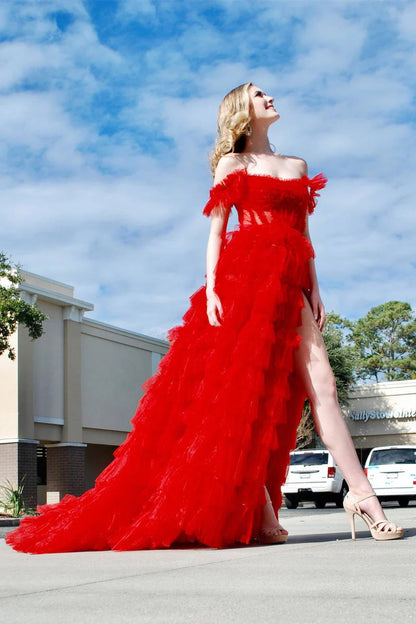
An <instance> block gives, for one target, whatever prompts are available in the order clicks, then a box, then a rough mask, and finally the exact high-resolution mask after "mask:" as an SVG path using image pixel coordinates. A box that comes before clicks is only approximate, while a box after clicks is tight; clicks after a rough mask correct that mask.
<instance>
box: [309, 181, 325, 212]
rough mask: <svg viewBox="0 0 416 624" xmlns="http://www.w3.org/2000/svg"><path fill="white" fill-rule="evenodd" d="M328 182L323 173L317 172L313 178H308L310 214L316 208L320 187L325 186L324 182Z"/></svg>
mask: <svg viewBox="0 0 416 624" xmlns="http://www.w3.org/2000/svg"><path fill="white" fill-rule="evenodd" d="M327 182H328V180H327V178H326V176H324V174H323V173H319V174H318V175H316V176H315V177H314V178H311V179H310V180H309V184H308V186H309V200H308V213H309V214H312V213H313V211H314V210H315V208H316V204H317V202H318V199H317V198H318V197H319V193H318V191H320V190H321V189H323V188H325V186H326V183H327Z"/></svg>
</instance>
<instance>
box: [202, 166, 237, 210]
mask: <svg viewBox="0 0 416 624" xmlns="http://www.w3.org/2000/svg"><path fill="white" fill-rule="evenodd" d="M240 177H241V176H240V172H239V171H233V172H232V173H230V174H229V175H228V176H226V177H225V178H224V179H223V180H221V182H218V184H215V185H214V186H213V187H212V188H211V190H210V192H209V200H208V202H207V203H206V204H205V207H204V209H203V211H202V213H203V214H204V215H205V216H207V217H209V216H210V214H211V212H212V211H213V210H214V208H220V207H222V208H223V209H225V210H226V211H229V210H231V208H232V206H233V205H234V204H235V203H236V201H237V197H238V194H239V191H240V188H239V185H240V182H239V181H240Z"/></svg>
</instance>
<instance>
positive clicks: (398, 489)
mask: <svg viewBox="0 0 416 624" xmlns="http://www.w3.org/2000/svg"><path fill="white" fill-rule="evenodd" d="M364 470H365V473H366V475H367V477H368V480H369V481H370V483H371V485H372V486H373V489H374V491H375V493H376V494H377V496H378V497H379V498H380V500H397V502H398V503H399V505H400V506H401V507H406V506H407V505H408V504H409V501H410V500H412V499H416V446H407V445H398V446H377V447H376V448H373V449H372V450H371V451H370V454H369V455H368V457H367V460H366V462H365V466H364Z"/></svg>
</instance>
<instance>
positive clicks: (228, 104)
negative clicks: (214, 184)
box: [208, 82, 253, 175]
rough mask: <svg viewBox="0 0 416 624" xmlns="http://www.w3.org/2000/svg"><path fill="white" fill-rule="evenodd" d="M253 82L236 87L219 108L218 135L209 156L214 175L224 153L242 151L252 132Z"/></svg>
mask: <svg viewBox="0 0 416 624" xmlns="http://www.w3.org/2000/svg"><path fill="white" fill-rule="evenodd" d="M252 84H253V83H252V82H246V83H245V84H242V85H240V86H239V87H236V88H235V89H233V90H232V91H230V92H229V93H227V95H226V96H225V98H224V99H223V101H222V102H221V104H220V107H219V110H218V137H217V141H216V143H215V145H214V149H213V150H212V152H211V154H210V155H209V157H208V160H209V162H210V166H211V172H212V175H214V173H215V169H216V168H217V165H218V161H219V159H220V158H221V156H224V154H230V153H231V152H233V153H239V152H242V151H243V149H244V146H245V144H246V137H247V136H248V135H249V134H250V98H249V95H248V89H249V87H251V86H252Z"/></svg>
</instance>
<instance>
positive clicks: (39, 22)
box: [0, 0, 416, 337]
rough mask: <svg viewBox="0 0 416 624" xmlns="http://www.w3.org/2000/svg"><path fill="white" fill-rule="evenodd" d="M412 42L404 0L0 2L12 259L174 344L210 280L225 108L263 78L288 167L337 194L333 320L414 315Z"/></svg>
mask: <svg viewBox="0 0 416 624" xmlns="http://www.w3.org/2000/svg"><path fill="white" fill-rule="evenodd" d="M415 40H416V5H415V3H414V2H407V1H406V0H403V1H401V0H397V1H395V2H389V1H388V0H385V1H383V0H379V1H375V2H374V1H371V0H362V1H354V0H348V1H345V2H344V1H342V0H324V1H322V0H305V1H304V0H292V1H291V2H280V1H278V0H267V1H266V0H257V1H256V2H255V3H254V2H252V1H250V2H248V1H246V0H217V1H210V0H206V1H204V2H202V1H198V0H182V1H181V2H179V1H162V0H160V1H157V0H119V1H118V2H117V1H115V0H89V1H84V2H82V1H81V0H66V1H65V2H63V1H57V0H35V1H30V0H27V1H18V0H16V1H14V2H12V1H11V2H5V3H2V4H1V6H0V121H1V123H0V134H1V141H0V164H1V166H0V178H1V180H0V181H1V184H0V200H1V204H2V215H3V216H2V221H1V231H0V249H2V250H3V251H5V252H6V253H8V254H10V255H11V256H12V258H13V260H14V261H16V262H20V263H21V264H22V266H23V268H24V269H26V270H28V271H31V272H34V273H39V274H41V275H44V276H47V277H50V278H53V279H55V280H58V281H62V282H67V283H69V284H72V285H73V286H75V293H76V296H77V297H78V298H81V299H86V300H87V301H91V302H93V303H94V304H95V310H94V312H93V313H92V314H91V315H90V316H92V317H93V318H97V319H98V320H100V321H104V322H108V323H111V324H113V325H118V326H120V327H123V328H126V329H131V330H134V331H138V332H142V333H146V334H150V335H154V336H158V337H164V336H165V333H166V331H167V329H169V328H170V327H171V326H173V325H175V324H177V323H179V322H180V319H181V317H182V315H183V313H184V312H185V310H186V308H187V306H188V297H189V296H190V294H191V293H192V292H193V291H194V290H196V289H197V288H198V287H199V286H200V285H201V284H203V283H204V274H205V249H206V240H207V235H208V229H209V221H208V219H206V218H205V217H203V216H202V214H201V212H202V208H203V206H204V203H205V201H206V200H207V197H208V191H209V188H210V186H211V176H210V173H209V167H208V161H207V154H208V152H209V150H210V149H211V147H212V144H213V142H214V140H215V133H216V116H217V110H218V105H219V103H220V101H221V99H222V97H223V96H224V95H225V94H226V93H227V92H228V91H229V90H230V89H232V88H233V87H234V86H237V85H238V84H241V83H243V82H246V81H248V80H251V81H253V82H255V83H257V84H258V85H260V86H261V87H262V88H263V89H265V90H266V92H268V93H270V94H272V95H274V97H275V98H276V102H277V107H278V110H279V112H280V115H281V119H280V120H279V121H278V122H277V123H276V124H274V126H273V127H272V129H271V135H270V136H271V140H272V142H273V143H274V145H275V146H276V148H277V151H279V152H283V153H286V154H292V155H297V156H301V157H303V158H305V159H306V160H307V162H308V164H309V172H310V175H311V176H312V175H315V174H316V173H319V172H320V171H323V172H325V173H326V175H327V176H328V178H329V183H328V186H327V188H326V189H325V190H324V191H323V192H322V194H321V195H322V196H321V201H320V203H319V205H318V209H317V211H316V213H315V214H314V215H313V217H312V218H311V221H310V229H311V235H312V239H313V242H314V246H315V250H316V254H317V261H316V262H317V270H318V277H319V280H320V284H321V291H322V297H323V299H324V302H325V305H326V308H327V310H334V311H336V312H337V313H339V314H341V315H344V316H348V317H349V318H357V317H358V316H361V315H363V314H365V313H366V312H367V310H368V309H369V308H370V307H371V306H374V305H378V304H379V303H383V302H384V301H388V300H392V299H397V300H403V301H409V302H410V303H411V304H412V305H413V306H415V303H416V301H415V299H416V297H415V288H414V281H415V280H414V278H415V254H414V246H415V240H416V237H415V234H416V232H415V230H416V217H415V200H414V182H413V178H414V171H415V156H414V154H415V108H414V106H415V76H416V49H415V46H414V41H415ZM232 223H233V221H232V222H231V225H232Z"/></svg>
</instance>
